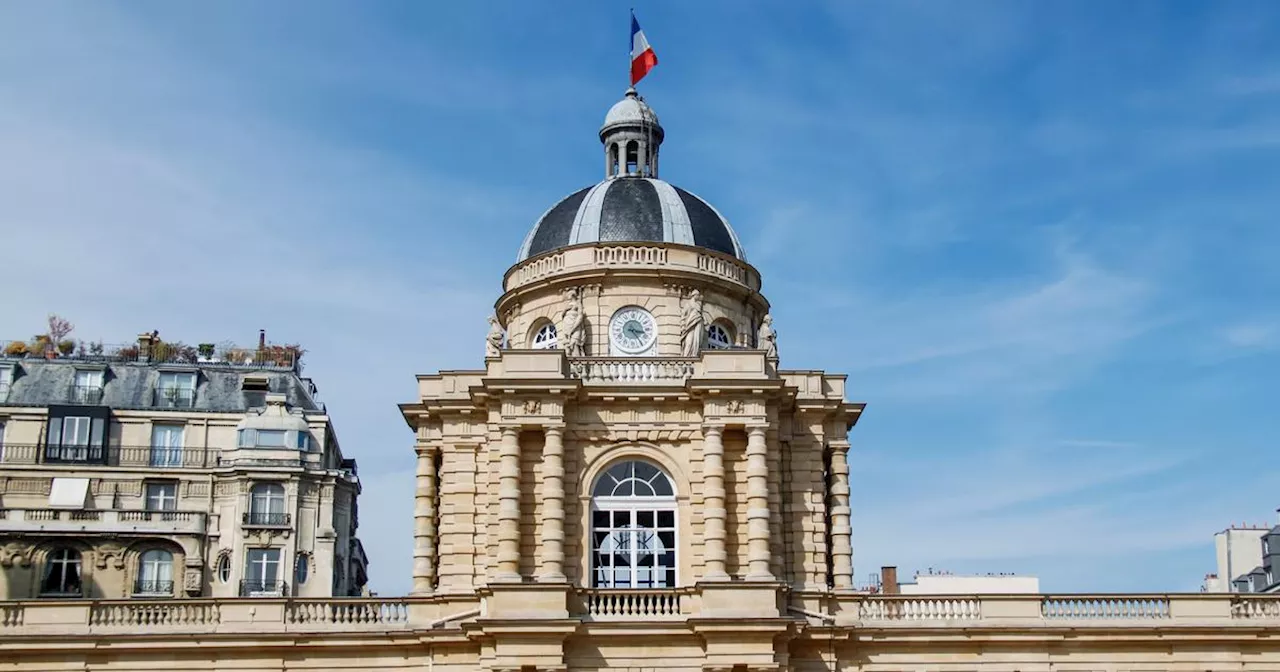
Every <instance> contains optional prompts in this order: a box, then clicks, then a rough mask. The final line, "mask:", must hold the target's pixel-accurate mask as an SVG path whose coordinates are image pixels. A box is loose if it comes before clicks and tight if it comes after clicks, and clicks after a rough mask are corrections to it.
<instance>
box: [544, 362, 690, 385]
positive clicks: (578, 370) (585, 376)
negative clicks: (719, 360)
mask: <svg viewBox="0 0 1280 672" xmlns="http://www.w3.org/2000/svg"><path fill="white" fill-rule="evenodd" d="M696 361H697V360H696V359H694V358H687V357H679V358H667V359H655V358H647V357H646V358H638V357H581V358H578V359H574V360H572V361H570V362H569V375H570V376H571V377H573V378H578V379H580V380H581V381H582V382H584V383H587V384H589V385H590V384H609V383H622V384H628V385H634V384H655V385H662V384H680V383H683V382H684V381H686V380H688V379H689V378H691V377H692V376H693V372H694V363H695V362H696Z"/></svg>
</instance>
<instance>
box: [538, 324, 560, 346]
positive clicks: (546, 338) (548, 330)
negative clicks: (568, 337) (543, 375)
mask: <svg viewBox="0 0 1280 672" xmlns="http://www.w3.org/2000/svg"><path fill="white" fill-rule="evenodd" d="M555 347H556V325H554V324H552V323H550V322H545V323H543V325H542V326H541V327H538V330H537V331H535V332H534V333H533V349H534V350H554V349H555Z"/></svg>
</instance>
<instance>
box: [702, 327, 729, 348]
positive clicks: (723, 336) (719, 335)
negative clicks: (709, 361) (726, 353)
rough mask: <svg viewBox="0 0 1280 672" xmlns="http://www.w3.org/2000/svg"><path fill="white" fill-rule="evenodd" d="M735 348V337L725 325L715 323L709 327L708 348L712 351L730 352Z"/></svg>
mask: <svg viewBox="0 0 1280 672" xmlns="http://www.w3.org/2000/svg"><path fill="white" fill-rule="evenodd" d="M732 347H733V335H732V334H730V333H729V330H728V329H726V328H725V326H724V325H722V324H720V323H718V322H714V323H712V324H711V325H710V326H708V327H707V348H708V349H710V350H728V349H729V348H732Z"/></svg>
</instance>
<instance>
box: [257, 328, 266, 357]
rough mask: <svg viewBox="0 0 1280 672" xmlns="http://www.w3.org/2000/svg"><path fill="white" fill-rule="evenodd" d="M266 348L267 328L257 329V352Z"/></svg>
mask: <svg viewBox="0 0 1280 672" xmlns="http://www.w3.org/2000/svg"><path fill="white" fill-rule="evenodd" d="M266 349H267V330H266V329H259V330H258V352H262V351H263V350H266Z"/></svg>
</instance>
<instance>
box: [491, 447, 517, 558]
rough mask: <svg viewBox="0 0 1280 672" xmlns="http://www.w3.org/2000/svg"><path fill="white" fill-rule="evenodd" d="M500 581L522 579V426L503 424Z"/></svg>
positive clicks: (500, 466)
mask: <svg viewBox="0 0 1280 672" xmlns="http://www.w3.org/2000/svg"><path fill="white" fill-rule="evenodd" d="M494 580H495V581H499V582H515V583H519V582H520V429H519V428H518V427H503V428H502V445H501V448H500V449H499V452H498V567H497V574H496V575H495V577H494Z"/></svg>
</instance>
